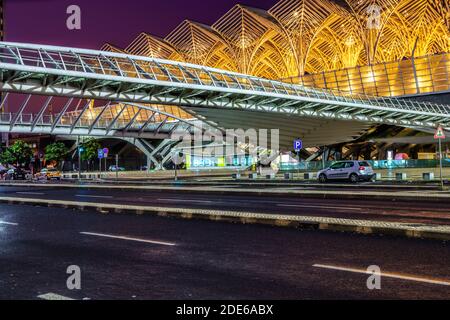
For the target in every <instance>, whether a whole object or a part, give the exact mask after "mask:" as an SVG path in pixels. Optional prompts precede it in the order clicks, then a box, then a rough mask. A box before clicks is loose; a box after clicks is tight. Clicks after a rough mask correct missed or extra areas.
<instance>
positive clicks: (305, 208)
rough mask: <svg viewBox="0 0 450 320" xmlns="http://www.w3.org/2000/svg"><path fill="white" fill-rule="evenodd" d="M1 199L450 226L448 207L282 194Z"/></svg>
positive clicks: (32, 193) (18, 189)
mask: <svg viewBox="0 0 450 320" xmlns="http://www.w3.org/2000/svg"><path fill="white" fill-rule="evenodd" d="M0 196H7V197H25V198H36V199H52V200H69V201H81V202H94V203H117V204H130V205H143V206H159V207H175V208H197V209H212V210H227V211H241V212H260V213H274V214H289V215H291V214H292V215H294V214H295V215H307V216H326V217H337V218H349V219H350V218H352V219H353V218H354V219H369V220H383V221H399V222H406V223H429V224H450V203H447V202H436V203H422V202H420V200H418V201H409V202H392V201H385V200H376V199H374V200H334V199H300V198H294V197H292V196H291V197H288V196H286V197H283V196H274V197H272V198H271V197H267V196H257V195H255V196H253V195H244V194H239V193H237V194H233V195H219V194H209V193H207V192H205V193H195V194H194V193H186V192H183V191H153V190H152V191H148V190H147V191H146V190H139V191H138V190H117V189H91V190H89V189H77V188H63V187H45V186H42V187H23V186H10V187H6V186H0Z"/></svg>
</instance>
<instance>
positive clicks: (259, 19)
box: [104, 0, 450, 79]
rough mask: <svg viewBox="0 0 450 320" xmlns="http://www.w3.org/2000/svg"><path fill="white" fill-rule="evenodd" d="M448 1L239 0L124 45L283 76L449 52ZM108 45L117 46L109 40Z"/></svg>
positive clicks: (138, 51) (144, 52) (161, 55)
mask: <svg viewBox="0 0 450 320" xmlns="http://www.w3.org/2000/svg"><path fill="white" fill-rule="evenodd" d="M449 27H450V13H449V1H448V0H335V1H332V0H320V1H318V0H281V1H279V2H278V3H277V4H275V6H274V7H273V8H271V9H270V10H268V11H264V10H260V9H255V8H250V7H246V6H243V5H236V6H234V7H233V8H232V9H231V10H230V11H229V12H227V13H226V14H225V15H224V16H223V17H222V18H220V19H219V20H218V21H217V22H216V23H214V24H213V25H212V26H211V27H210V26H206V25H203V24H200V23H197V22H192V21H184V22H182V23H181V24H180V25H179V26H178V27H177V28H176V29H175V30H174V31H173V32H171V33H170V34H169V35H168V36H167V37H166V38H165V39H160V38H158V37H155V36H153V35H150V34H146V33H142V34H140V35H139V36H138V37H137V38H136V39H135V40H134V41H133V42H132V43H131V44H130V45H129V46H128V47H127V48H125V50H124V52H127V53H131V54H137V55H145V56H150V57H158V58H165V59H171V60H180V61H186V62H192V63H196V64H202V65H207V66H212V67H216V68H221V69H225V70H232V71H238V72H242V73H247V74H252V75H255V76H259V77H265V78H272V79H283V78H288V77H296V76H302V75H304V74H305V73H317V72H322V71H327V70H336V69H342V68H351V67H355V66H357V65H368V64H376V63H380V62H386V61H394V60H401V59H404V58H405V57H406V58H408V57H411V56H412V55H413V53H414V56H416V57H417V56H423V55H427V54H435V53H442V52H449V51H450V31H449ZM104 49H105V50H117V48H115V47H113V46H111V45H107V46H105V47H104Z"/></svg>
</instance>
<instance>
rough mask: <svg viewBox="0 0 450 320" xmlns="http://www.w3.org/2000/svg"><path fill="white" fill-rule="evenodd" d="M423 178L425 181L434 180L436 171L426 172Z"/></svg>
mask: <svg viewBox="0 0 450 320" xmlns="http://www.w3.org/2000/svg"><path fill="white" fill-rule="evenodd" d="M422 178H423V180H425V181H432V180H434V172H424V173H423V175H422Z"/></svg>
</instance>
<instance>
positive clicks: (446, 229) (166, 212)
mask: <svg viewBox="0 0 450 320" xmlns="http://www.w3.org/2000/svg"><path fill="white" fill-rule="evenodd" d="M0 203H6V204H20V205H34V206H45V207H58V208H64V209H76V210H80V211H83V210H95V211H97V212H99V213H101V214H108V213H117V214H137V215H143V214H152V215H157V216H161V217H176V218H182V219H199V220H209V221H220V222H232V223H240V224H257V225H269V226H274V227H284V228H296V229H304V230H328V231H338V232H352V233H358V234H364V235H369V234H377V235H380V234H382V235H393V236H401V237H407V238H420V239H431V240H445V241H448V240H450V226H439V225H426V224H420V223H417V224H410V223H395V222H381V221H370V220H356V219H339V218H327V217H309V216H289V215H277V214H263V213H249V212H233V211H217V210H202V209H181V208H164V207H144V206H131V205H116V204H107V203H105V204H99V203H90V202H75V201H62V200H41V199H30V198H13V197H0Z"/></svg>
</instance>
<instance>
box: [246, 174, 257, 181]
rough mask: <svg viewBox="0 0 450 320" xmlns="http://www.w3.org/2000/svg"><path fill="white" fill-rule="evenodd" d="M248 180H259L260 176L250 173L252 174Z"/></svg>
mask: <svg viewBox="0 0 450 320" xmlns="http://www.w3.org/2000/svg"><path fill="white" fill-rule="evenodd" d="M248 178H249V179H250V180H256V179H258V174H257V173H250V174H249V175H248Z"/></svg>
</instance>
